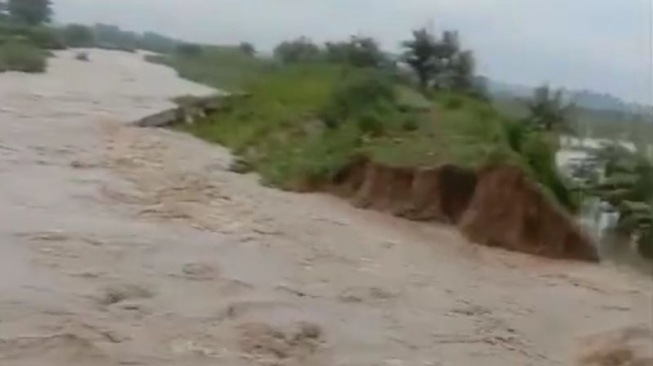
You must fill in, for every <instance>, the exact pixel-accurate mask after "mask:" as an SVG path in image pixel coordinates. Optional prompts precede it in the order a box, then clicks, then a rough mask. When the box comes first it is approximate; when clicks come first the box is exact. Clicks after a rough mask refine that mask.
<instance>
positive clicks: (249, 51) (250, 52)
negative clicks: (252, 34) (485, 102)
mask: <svg viewBox="0 0 653 366" xmlns="http://www.w3.org/2000/svg"><path fill="white" fill-rule="evenodd" d="M238 48H239V49H240V51H241V52H242V53H244V54H246V55H247V56H252V57H253V56H255V55H256V48H254V45H253V44H251V43H249V42H242V43H241V44H240V45H239V46H238Z"/></svg>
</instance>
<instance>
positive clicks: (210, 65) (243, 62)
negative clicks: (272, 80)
mask: <svg viewBox="0 0 653 366" xmlns="http://www.w3.org/2000/svg"><path fill="white" fill-rule="evenodd" d="M148 60H149V61H151V62H155V63H161V64H165V65H168V66H170V67H172V68H174V69H175V70H177V72H178V73H179V75H180V76H181V77H183V78H186V79H189V80H193V81H196V82H200V83H203V84H206V85H210V86H212V87H215V88H218V89H222V90H229V91H233V92H236V91H242V88H243V85H244V84H247V83H248V82H249V81H251V80H252V79H253V78H255V77H256V75H258V74H259V73H261V72H264V71H267V70H269V69H273V68H275V67H276V66H277V65H275V64H274V63H272V62H265V61H263V60H260V59H258V58H255V57H251V56H248V55H246V54H244V53H243V52H242V51H241V50H240V49H239V48H238V47H224V46H204V47H202V50H201V52H200V53H199V54H197V55H196V56H184V55H182V54H180V53H178V52H176V53H172V54H166V55H158V56H149V57H148Z"/></svg>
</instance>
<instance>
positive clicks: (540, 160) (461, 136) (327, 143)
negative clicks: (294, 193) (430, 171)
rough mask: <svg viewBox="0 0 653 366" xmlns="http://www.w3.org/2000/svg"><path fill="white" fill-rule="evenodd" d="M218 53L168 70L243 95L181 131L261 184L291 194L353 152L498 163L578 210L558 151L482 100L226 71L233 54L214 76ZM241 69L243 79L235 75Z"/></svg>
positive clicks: (361, 80)
mask: <svg viewBox="0 0 653 366" xmlns="http://www.w3.org/2000/svg"><path fill="white" fill-rule="evenodd" d="M204 52H206V51H204ZM209 52H217V51H215V50H214V51H209ZM219 52H220V55H224V54H225V53H224V52H225V51H224V50H220V51H219ZM220 55H219V54H217V53H216V54H211V53H209V54H205V53H202V54H199V55H196V56H193V57H184V58H183V61H179V60H180V59H178V61H177V62H181V63H177V64H176V65H177V66H175V67H177V69H178V70H179V71H180V74H181V75H182V76H186V77H190V78H191V79H193V80H196V81H204V82H205V83H208V84H210V85H213V86H217V87H223V85H235V87H236V88H237V89H238V90H246V91H247V92H248V93H249V94H251V97H249V98H246V99H242V100H241V99H238V100H234V101H233V102H232V103H233V104H232V105H230V106H227V108H226V110H225V111H223V112H220V113H218V114H216V115H215V116H212V117H209V118H207V119H205V120H203V121H200V122H199V123H196V124H195V125H192V126H184V127H183V129H184V130H186V131H188V132H190V133H192V134H194V135H196V136H198V137H200V138H202V139H205V140H209V141H213V142H216V143H220V144H223V145H225V146H227V147H230V148H231V149H233V150H234V152H235V153H236V154H238V155H239V156H240V157H241V159H243V160H244V161H245V162H246V165H247V166H248V167H252V168H253V169H254V170H256V171H257V172H259V173H260V175H261V177H262V179H263V181H264V182H265V183H267V184H270V185H274V186H277V187H281V188H286V189H297V188H298V187H305V186H307V185H308V186H310V185H311V184H312V183H316V182H317V183H319V182H324V181H328V180H330V179H331V178H333V177H334V175H335V174H336V173H337V172H339V171H340V170H341V169H342V168H343V167H345V166H346V165H347V164H348V163H349V162H350V161H351V159H352V158H353V157H355V156H359V155H360V154H364V155H367V156H369V157H370V158H371V159H372V160H375V161H377V162H380V163H384V164H389V165H393V166H413V167H424V166H439V165H442V164H445V163H452V164H456V165H459V166H462V167H468V168H472V169H475V168H479V167H481V166H484V165H486V164H489V163H498V162H502V163H511V164H516V165H519V166H521V167H523V168H524V170H525V171H527V172H528V174H530V175H531V176H532V177H533V178H534V180H536V181H538V182H540V183H541V184H542V187H543V189H544V191H545V192H546V194H548V195H550V196H551V197H552V198H555V199H557V201H558V202H560V203H561V204H562V205H563V206H565V207H567V208H568V209H570V210H575V209H576V207H577V205H576V203H575V201H574V199H573V197H572V196H571V193H569V192H570V190H569V189H568V188H567V187H568V185H567V183H566V182H564V181H563V180H562V179H561V178H560V175H559V174H558V173H557V170H556V167H555V159H554V156H555V151H556V148H557V146H556V145H555V144H553V143H552V142H551V141H552V140H551V139H550V138H549V136H546V135H544V134H542V133H539V132H537V131H532V130H530V129H528V128H527V126H525V125H523V124H521V123H520V122H518V121H516V120H514V119H511V118H509V117H506V116H505V115H504V114H502V113H500V112H498V111H497V110H496V109H495V108H494V107H493V106H492V105H491V104H489V103H487V102H484V101H480V100H477V99H473V98H470V97H467V96H464V95H458V94H446V93H438V94H437V95H435V97H426V96H424V95H422V94H421V93H419V92H418V91H416V90H415V89H413V88H410V87H408V86H405V85H398V84H397V83H396V82H394V81H393V79H392V77H390V76H389V75H386V74H384V73H383V72H381V71H378V70H376V71H375V70H366V69H360V68H352V67H346V66H342V65H335V64H319V63H312V64H296V65H291V66H288V65H286V66H282V67H281V66H279V65H276V64H274V63H272V64H270V65H260V64H257V63H264V61H261V60H256V61H251V60H250V61H248V62H249V64H243V65H239V66H234V65H232V64H231V63H232V62H234V59H239V58H241V57H249V56H244V55H239V56H235V55H231V56H229V57H227V59H226V60H225V59H221V61H220V63H219V64H220V65H225V64H226V65H228V66H227V67H226V69H222V70H221V69H220V67H219V66H212V65H211V64H210V63H211V62H209V61H208V60H210V58H211V57H216V58H221V57H222V56H220ZM174 57H177V58H179V57H180V56H174ZM232 57H233V58H232ZM168 60H170V59H168ZM205 62H209V64H204V63H205ZM194 63H200V64H202V67H196V66H193V65H194ZM172 65H173V66H174V65H175V64H174V63H173V64H172ZM180 65H183V66H181V67H180ZM186 68H187V69H186ZM184 70H186V71H184ZM191 70H192V71H191ZM248 70H250V71H251V74H250V76H249V77H248V76H244V75H242V73H247V72H248ZM189 73H192V77H191V76H189ZM206 75H210V76H206ZM225 80H226V84H223V81H225Z"/></svg>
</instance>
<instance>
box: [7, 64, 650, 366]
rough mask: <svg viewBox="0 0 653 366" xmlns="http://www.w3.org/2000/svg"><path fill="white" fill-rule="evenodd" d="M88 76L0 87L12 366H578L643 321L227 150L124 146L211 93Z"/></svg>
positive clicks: (584, 288) (616, 277)
mask: <svg viewBox="0 0 653 366" xmlns="http://www.w3.org/2000/svg"><path fill="white" fill-rule="evenodd" d="M90 58H91V62H88V63H80V62H77V61H75V60H74V55H73V54H72V53H62V54H60V56H59V58H58V59H56V60H54V61H53V62H52V65H51V68H50V71H49V73H48V74H46V75H22V74H1V75H0V120H1V121H2V123H0V179H1V180H2V182H3V189H2V190H1V191H0V214H2V217H3V220H2V221H1V222H0V238H1V239H2V240H1V241H0V254H1V255H0V274H1V276H0V278H2V280H1V281H0V319H1V320H2V322H0V364H2V365H9V366H31V365H52V366H64V365H65V366H69V365H83V366H117V365H147V366H155V365H156V366H161V365H164V366H166V365H185V366H208V365H216V364H219V365H230V366H231V365H235V366H245V365H247V366H249V365H284V366H286V365H317V366H320V365H325V366H331V365H339V366H378V365H391V366H397V365H410V366H413V365H424V366H427V365H444V366H449V365H455V366H466V365H470V366H471V365H479V364H482V365H488V366H494V365H497V366H499V365H501V366H505V365H535V366H540V365H542V366H544V365H565V364H569V362H570V360H571V359H572V358H573V355H574V349H573V348H574V347H573V345H574V344H575V342H576V340H578V339H579V337H581V336H584V335H586V334H592V333H594V332H595V331H599V330H603V329H610V328H612V327H613V326H622V325H624V324H632V323H638V322H646V321H647V319H649V315H650V309H651V305H652V304H651V298H650V286H651V282H650V281H649V280H648V279H646V278H643V277H640V276H638V275H636V274H633V273H630V272H626V271H625V270H622V269H619V268H612V267H606V266H596V265H587V264H579V263H567V262H563V261H549V260H546V259H540V258H535V257H531V256H525V255H520V254H517V253H512V252H505V251H501V250H497V249H494V248H487V247H482V246H472V245H469V243H468V242H466V241H465V240H464V239H463V238H462V237H461V236H460V235H459V234H458V233H457V232H456V231H455V230H452V229H450V228H448V227H439V226H437V225H434V224H428V225H424V224H423V223H415V222H410V221H407V220H401V219H397V218H394V217H391V216H390V215H386V214H381V213H377V212H374V211H371V210H367V211H364V210H359V209H356V208H354V207H352V206H350V205H349V204H347V203H345V202H343V201H341V200H339V199H336V198H333V197H331V196H329V195H320V194H305V195H297V194H292V193H287V192H280V191H276V190H271V189H266V188H263V187H261V186H260V185H259V184H258V183H257V180H256V178H255V177H252V176H243V175H237V174H233V173H230V172H229V171H228V167H229V164H230V162H231V156H230V155H229V153H228V152H227V151H226V150H224V149H222V148H220V147H216V146H212V145H208V144H205V143H203V142H201V141H198V140H196V139H194V138H192V137H190V136H187V135H183V134H179V133H174V132H170V131H165V130H152V129H139V128H133V127H130V126H128V125H127V122H128V121H130V120H135V119H137V118H140V117H142V116H143V115H146V114H148V113H153V112H156V111H159V110H163V109H165V108H167V107H169V106H170V105H169V104H168V103H167V101H166V99H167V98H168V97H169V96H173V95H179V94H192V93H200V94H201V93H204V92H210V91H209V90H207V89H206V88H202V87H201V86H199V85H195V84H191V83H188V82H185V81H183V80H180V79H178V78H177V77H176V76H175V75H174V73H173V72H172V71H171V70H169V69H166V68H163V67H160V66H157V65H150V64H146V63H144V62H143V61H142V60H141V59H140V58H138V57H137V55H132V54H128V53H119V52H99V51H97V52H96V51H92V52H90ZM427 181H428V179H427Z"/></svg>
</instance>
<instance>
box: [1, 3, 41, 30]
mask: <svg viewBox="0 0 653 366" xmlns="http://www.w3.org/2000/svg"><path fill="white" fill-rule="evenodd" d="M51 5H52V2H51V1H50V0H8V2H7V10H8V11H9V15H10V16H11V18H13V19H14V20H16V21H19V22H23V23H27V24H29V25H40V24H43V23H47V22H49V21H50V19H51V17H52V7H51Z"/></svg>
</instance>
